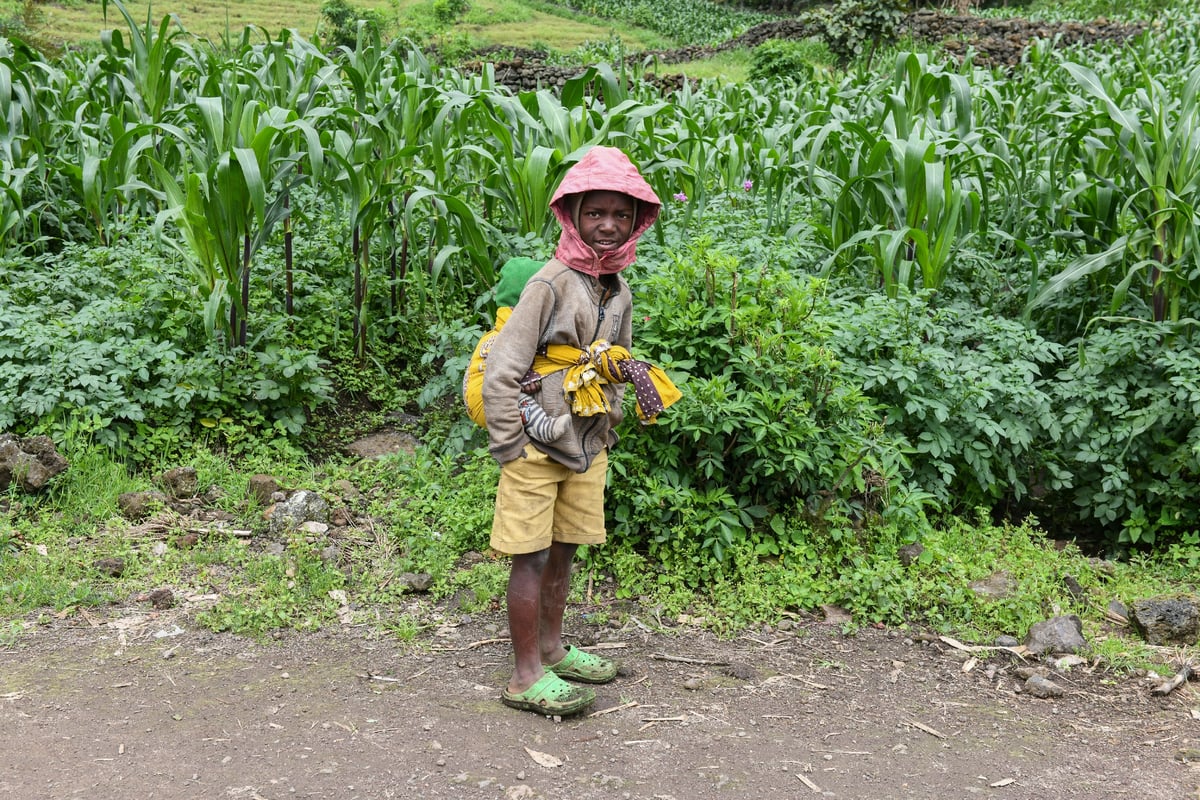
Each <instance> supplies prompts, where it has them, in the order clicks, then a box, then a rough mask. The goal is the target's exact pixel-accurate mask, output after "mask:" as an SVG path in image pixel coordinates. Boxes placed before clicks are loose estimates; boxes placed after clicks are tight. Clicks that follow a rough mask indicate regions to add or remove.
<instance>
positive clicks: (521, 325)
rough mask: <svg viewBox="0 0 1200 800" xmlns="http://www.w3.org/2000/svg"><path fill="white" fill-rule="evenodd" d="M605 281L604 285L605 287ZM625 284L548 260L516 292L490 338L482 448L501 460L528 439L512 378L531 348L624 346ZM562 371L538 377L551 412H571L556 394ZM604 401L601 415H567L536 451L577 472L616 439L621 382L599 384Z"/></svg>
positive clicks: (627, 339)
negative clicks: (565, 426)
mask: <svg viewBox="0 0 1200 800" xmlns="http://www.w3.org/2000/svg"><path fill="white" fill-rule="evenodd" d="M606 287H607V288H606ZM632 310H633V302H632V296H631V294H630V292H629V286H628V284H626V283H625V280H624V278H622V277H621V276H620V275H609V276H605V277H603V278H593V277H591V276H589V275H585V274H583V273H582V272H578V271H576V270H573V269H571V268H570V267H568V266H566V265H565V264H563V263H562V262H560V261H558V260H557V259H551V260H550V261H549V262H548V263H547V264H546V266H544V267H543V268H542V269H541V270H539V271H538V272H537V273H536V274H535V275H534V276H533V277H532V278H530V279H529V283H527V284H526V285H525V289H524V291H523V292H522V293H521V300H520V302H518V303H517V305H516V306H515V307H514V308H513V312H512V316H511V317H509V319H508V322H507V323H506V324H505V325H504V328H503V330H501V331H500V334H499V336H497V337H496V341H495V343H494V344H493V345H492V349H491V352H490V353H489V354H488V365H487V371H486V372H485V373H484V379H483V408H484V413H485V414H486V416H487V425H488V439H489V450H490V452H491V454H492V455H493V456H494V457H495V459H496V460H497V461H499V462H500V463H501V464H505V463H507V462H509V461H512V460H514V459H516V458H519V457H520V456H521V452H522V450H523V449H524V448H525V445H526V444H529V443H530V442H531V440H530V439H529V437H528V436H527V435H526V434H525V429H524V428H523V427H522V425H521V415H520V413H519V411H518V410H517V401H518V400H519V399H520V392H521V389H520V381H521V379H522V378H524V377H525V373H526V372H527V371H528V370H529V366H530V364H531V363H533V357H534V354H535V353H537V352H539V351H540V352H544V351H545V348H546V346H547V345H550V344H567V345H571V346H573V347H578V348H581V349H584V348H587V346H588V345H590V344H591V343H592V342H594V341H596V340H598V339H603V340H605V341H608V342H611V343H613V344H618V345H621V346H622V347H626V348H628V347H630V346H631V344H632V338H633V334H632V326H631V320H630V316H631V314H632ZM564 375H565V372H564V371H562V370H560V371H558V372H555V373H552V374H550V375H548V376H546V377H545V378H543V380H542V388H541V391H540V392H539V393H538V394H537V395H536V396H535V397H536V399H537V401H538V402H539V403H540V404H541V405H542V407H543V408H544V409H546V413H547V414H550V415H552V416H557V415H559V414H569V413H571V409H570V404H569V403H568V402H567V399H566V398H565V397H564V396H563V392H562V382H563V377H564ZM604 391H605V393H606V394H607V395H608V398H609V401H610V403H611V405H612V410H611V411H610V412H609V413H608V414H603V415H598V416H594V417H573V418H572V426H571V431H570V433H569V434H568V435H566V436H564V437H562V438H561V439H558V440H556V441H555V442H553V444H542V443H540V442H533V445H534V446H535V447H537V448H538V449H539V450H541V451H542V452H544V453H545V454H546V455H548V456H550V457H551V458H552V459H554V460H555V461H557V462H558V463H560V464H562V465H563V466H565V467H568V468H569V469H572V470H574V471H576V472H585V471H586V470H587V468H588V467H589V466H590V465H591V463H592V459H593V458H595V457H596V455H597V454H598V453H600V452H601V451H602V450H604V449H605V448H606V447H609V446H611V445H613V444H615V443H616V441H617V434H616V431H614V430H613V429H614V428H615V427H616V426H617V425H618V424H619V423H620V421H621V419H622V417H623V415H624V414H623V411H622V407H621V401H622V398H623V397H624V392H625V385H624V384H609V385H607V386H605V387H604Z"/></svg>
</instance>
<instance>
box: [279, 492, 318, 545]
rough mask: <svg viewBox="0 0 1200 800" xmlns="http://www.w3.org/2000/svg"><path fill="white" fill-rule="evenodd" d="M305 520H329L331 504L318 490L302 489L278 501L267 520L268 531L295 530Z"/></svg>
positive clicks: (282, 531) (283, 531)
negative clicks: (280, 501)
mask: <svg viewBox="0 0 1200 800" xmlns="http://www.w3.org/2000/svg"><path fill="white" fill-rule="evenodd" d="M305 522H320V523H325V524H328V522H329V504H328V503H326V502H325V499H324V498H322V497H321V496H320V495H319V494H317V493H316V492H310V491H308V490H307V489H301V490H300V491H298V492H296V493H295V494H294V495H292V496H291V497H289V498H288V499H286V500H284V501H283V502H282V503H277V504H276V505H275V507H274V508H273V509H272V510H271V516H270V518H268V520H267V532H268V533H270V534H272V535H274V534H280V533H286V532H287V531H290V530H295V529H296V528H299V527H300V526H301V525H303V524H304V523H305Z"/></svg>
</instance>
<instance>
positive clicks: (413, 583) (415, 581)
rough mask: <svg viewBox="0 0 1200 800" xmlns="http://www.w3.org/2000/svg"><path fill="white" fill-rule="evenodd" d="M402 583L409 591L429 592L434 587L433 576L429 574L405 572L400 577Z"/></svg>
mask: <svg viewBox="0 0 1200 800" xmlns="http://www.w3.org/2000/svg"><path fill="white" fill-rule="evenodd" d="M400 583H401V584H402V585H403V586H405V587H406V588H407V589H408V590H409V591H413V592H428V591H429V587H430V586H432V585H433V576H432V575H430V574H429V573H428V572H405V573H404V574H402V575H401V576H400Z"/></svg>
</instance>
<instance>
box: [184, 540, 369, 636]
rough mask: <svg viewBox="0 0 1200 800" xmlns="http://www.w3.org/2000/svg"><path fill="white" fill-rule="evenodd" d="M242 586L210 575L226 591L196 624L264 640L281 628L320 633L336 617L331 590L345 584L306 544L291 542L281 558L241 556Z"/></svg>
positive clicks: (211, 573) (201, 615)
mask: <svg viewBox="0 0 1200 800" xmlns="http://www.w3.org/2000/svg"><path fill="white" fill-rule="evenodd" d="M239 566H241V568H242V573H241V575H240V576H239V578H240V579H239V580H238V581H237V583H236V584H230V583H229V582H228V581H226V580H221V579H220V577H218V576H219V574H220V573H219V572H218V571H216V570H214V571H212V572H210V573H209V574H208V575H207V576H206V577H207V578H208V579H209V580H210V582H211V583H212V584H213V585H214V586H215V587H216V588H217V589H218V590H220V592H221V599H220V600H219V601H218V602H217V604H216V605H215V606H213V607H212V608H209V609H207V610H205V611H201V612H200V613H199V614H197V615H196V621H197V622H199V623H200V624H201V625H205V626H206V627H208V628H211V629H212V630H215V631H230V632H232V633H239V634H245V635H249V636H262V635H264V634H266V633H268V632H270V631H272V630H276V629H279V628H295V629H296V630H306V631H311V630H316V629H318V628H320V627H321V626H323V625H327V624H328V623H329V622H330V621H332V620H334V619H336V616H335V614H336V611H337V607H338V606H337V603H336V601H335V600H334V599H333V598H332V597H330V592H331V591H333V590H336V589H341V588H342V587H343V586H344V585H345V576H344V575H343V574H342V572H341V571H340V570H338V569H336V568H334V567H333V566H331V565H330V564H328V563H326V562H325V561H324V560H322V559H321V557H320V554H319V553H317V552H315V551H314V548H313V547H312V546H311V545H309V544H307V543H306V542H304V541H302V540H299V539H298V540H295V541H292V542H290V543H289V544H288V547H287V549H286V550H285V552H284V553H283V554H281V555H278V556H272V555H266V556H256V557H253V558H252V557H250V556H249V554H243V555H242V556H241V563H240V565H239Z"/></svg>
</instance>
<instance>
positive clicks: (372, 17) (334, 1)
mask: <svg viewBox="0 0 1200 800" xmlns="http://www.w3.org/2000/svg"><path fill="white" fill-rule="evenodd" d="M321 16H322V17H324V19H325V22H326V23H328V25H329V29H328V30H326V31H325V42H326V44H327V45H328V46H329V47H331V48H332V47H349V48H351V49H354V48H355V47H357V46H358V29H359V23H360V22H361V23H362V24H363V25H364V26H365V27H366V28H367V29H368V30H371V31H374V32H375V33H377V34H382V33H383V31H384V29H385V28H386V27H387V20H386V18H385V17H384V15H383V14H382V13H380V12H379V11H376V10H374V9H370V8H360V7H358V6H355V5H351V4H350V3H347V2H346V0H325V2H324V3H322V4H321Z"/></svg>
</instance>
